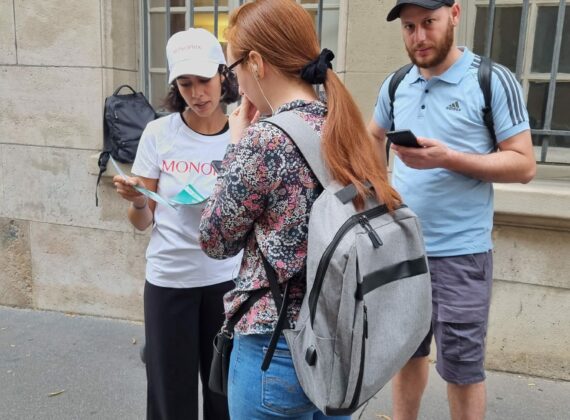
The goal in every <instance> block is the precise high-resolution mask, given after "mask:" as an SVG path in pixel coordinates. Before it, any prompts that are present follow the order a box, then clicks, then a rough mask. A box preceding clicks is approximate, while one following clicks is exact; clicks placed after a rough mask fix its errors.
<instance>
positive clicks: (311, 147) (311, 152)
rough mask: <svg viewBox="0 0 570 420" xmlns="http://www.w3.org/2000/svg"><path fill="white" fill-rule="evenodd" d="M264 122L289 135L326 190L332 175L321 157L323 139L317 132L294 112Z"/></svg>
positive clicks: (281, 114) (275, 116)
mask: <svg viewBox="0 0 570 420" xmlns="http://www.w3.org/2000/svg"><path fill="white" fill-rule="evenodd" d="M263 122H267V123H269V124H272V125H274V126H276V127H278V128H279V129H281V130H282V131H283V132H285V134H287V136H288V137H289V138H290V139H291V140H292V141H293V142H294V143H295V145H296V146H297V148H298V149H299V150H300V151H301V154H302V155H303V157H304V158H305V160H306V161H307V164H308V165H309V167H310V168H311V170H312V171H313V173H314V174H315V176H316V177H317V179H318V180H319V182H320V183H321V185H322V186H323V188H326V187H327V186H328V185H329V183H330V175H329V172H328V170H327V168H326V167H325V163H324V160H323V158H322V155H321V138H320V136H319V135H318V134H317V133H316V132H315V130H313V129H312V128H311V127H310V126H309V125H308V124H307V123H306V122H305V120H304V119H303V118H302V117H301V116H300V115H298V114H296V113H295V112H292V111H287V112H282V113H280V114H277V115H274V116H273V117H270V118H266V119H264V120H263Z"/></svg>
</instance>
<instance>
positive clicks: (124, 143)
mask: <svg viewBox="0 0 570 420" xmlns="http://www.w3.org/2000/svg"><path fill="white" fill-rule="evenodd" d="M122 88H128V89H130V90H131V91H132V93H128V94H126V95H119V91H120V90H121V89H122ZM156 117H157V114H156V111H155V110H154V108H153V107H152V105H151V104H150V103H149V102H148V100H147V99H146V98H145V96H144V95H143V94H142V92H135V90H134V89H133V88H132V87H130V86H129V85H121V86H119V87H118V88H117V89H116V90H115V92H113V94H112V95H111V96H109V97H107V99H105V108H104V111H103V152H101V154H100V155H99V162H98V165H99V176H98V177H97V186H96V187H95V205H96V206H97V205H99V199H98V197H97V187H98V186H99V182H100V181H101V176H102V175H103V173H104V172H105V171H106V170H107V162H109V156H113V159H115V160H116V161H117V162H122V163H133V162H134V161H135V156H136V154H137V148H138V145H139V140H140V138H141V135H142V132H143V130H144V129H145V127H146V125H147V124H148V123H149V122H150V121H152V120H154V119H156Z"/></svg>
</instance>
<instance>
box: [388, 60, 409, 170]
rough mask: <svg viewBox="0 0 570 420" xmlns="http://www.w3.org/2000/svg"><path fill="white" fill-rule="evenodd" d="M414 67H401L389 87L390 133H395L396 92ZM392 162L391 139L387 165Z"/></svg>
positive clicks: (407, 65)
mask: <svg viewBox="0 0 570 420" xmlns="http://www.w3.org/2000/svg"><path fill="white" fill-rule="evenodd" d="M412 67H414V64H413V63H408V64H406V65H405V66H402V67H400V68H399V69H398V70H396V71H395V72H394V76H392V78H391V79H390V84H389V85H388V98H389V99H390V121H391V124H390V131H394V129H395V127H396V126H395V125H394V100H395V99H396V90H397V89H398V86H400V83H402V80H404V77H406V74H408V73H409V72H410V70H411V69H412ZM389 160H390V139H386V164H388V162H389Z"/></svg>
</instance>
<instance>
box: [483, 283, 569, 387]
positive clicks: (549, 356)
mask: <svg viewBox="0 0 570 420" xmlns="http://www.w3.org/2000/svg"><path fill="white" fill-rule="evenodd" d="M568 349H570V290H568V289H559V288H554V287H541V286H534V285H528V284H522V283H512V282H507V281H501V280H498V281H495V284H494V286H493V300H492V304H491V313H490V321H489V332H488V335H487V362H486V367H487V368H488V369H493V370H502V371H507V372H520V373H524V374H527V375H535V376H543V377H547V378H553V379H563V380H566V381H568V380H570V352H569V350H568Z"/></svg>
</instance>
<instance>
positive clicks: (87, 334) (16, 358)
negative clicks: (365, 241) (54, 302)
mask: <svg viewBox="0 0 570 420" xmlns="http://www.w3.org/2000/svg"><path fill="white" fill-rule="evenodd" d="M143 335H144V332H143V327H142V325H141V324H140V323H134V322H127V321H120V320H112V319H104V318H94V317H86V316H73V315H65V314H62V313H57V312H42V311H31V310H24V309H13V308H6V307H0V419H2V420H14V419H17V420H20V419H25V420H32V419H42V420H44V419H49V420H51V419H53V420H72V419H73V420H77V419H105V420H107V419H109V420H115V419H121V420H129V419H137V420H138V419H144V415H145V389H146V379H145V372H144V365H143V364H142V363H141V361H140V359H139V351H140V346H141V345H142V343H143V341H144V338H143ZM431 373H432V375H431V377H430V382H429V387H428V390H427V392H426V395H425V397H424V401H423V403H422V409H421V415H420V417H421V418H422V419H430V420H431V419H438V420H439V419H448V418H449V414H448V410H447V400H446V397H445V384H444V383H443V381H441V379H439V377H438V376H437V374H435V371H434V370H433V366H432V372H431ZM487 384H488V415H487V419H491V420H493V419H500V420H504V419H557V420H558V419H560V420H562V419H570V382H562V381H550V380H546V379H542V378H531V377H526V376H522V375H514V374H505V373H498V372H489V374H488V382H487ZM390 413H391V407H390V390H389V386H387V387H386V388H385V389H383V390H382V391H380V392H379V393H378V395H377V396H376V397H375V398H374V399H373V400H371V401H370V402H369V403H368V404H367V405H366V406H365V407H364V409H363V410H361V411H360V412H359V413H358V414H357V415H354V416H353V419H356V418H360V419H369V420H378V419H384V420H386V419H389V418H390ZM383 416H385V417H383Z"/></svg>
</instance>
